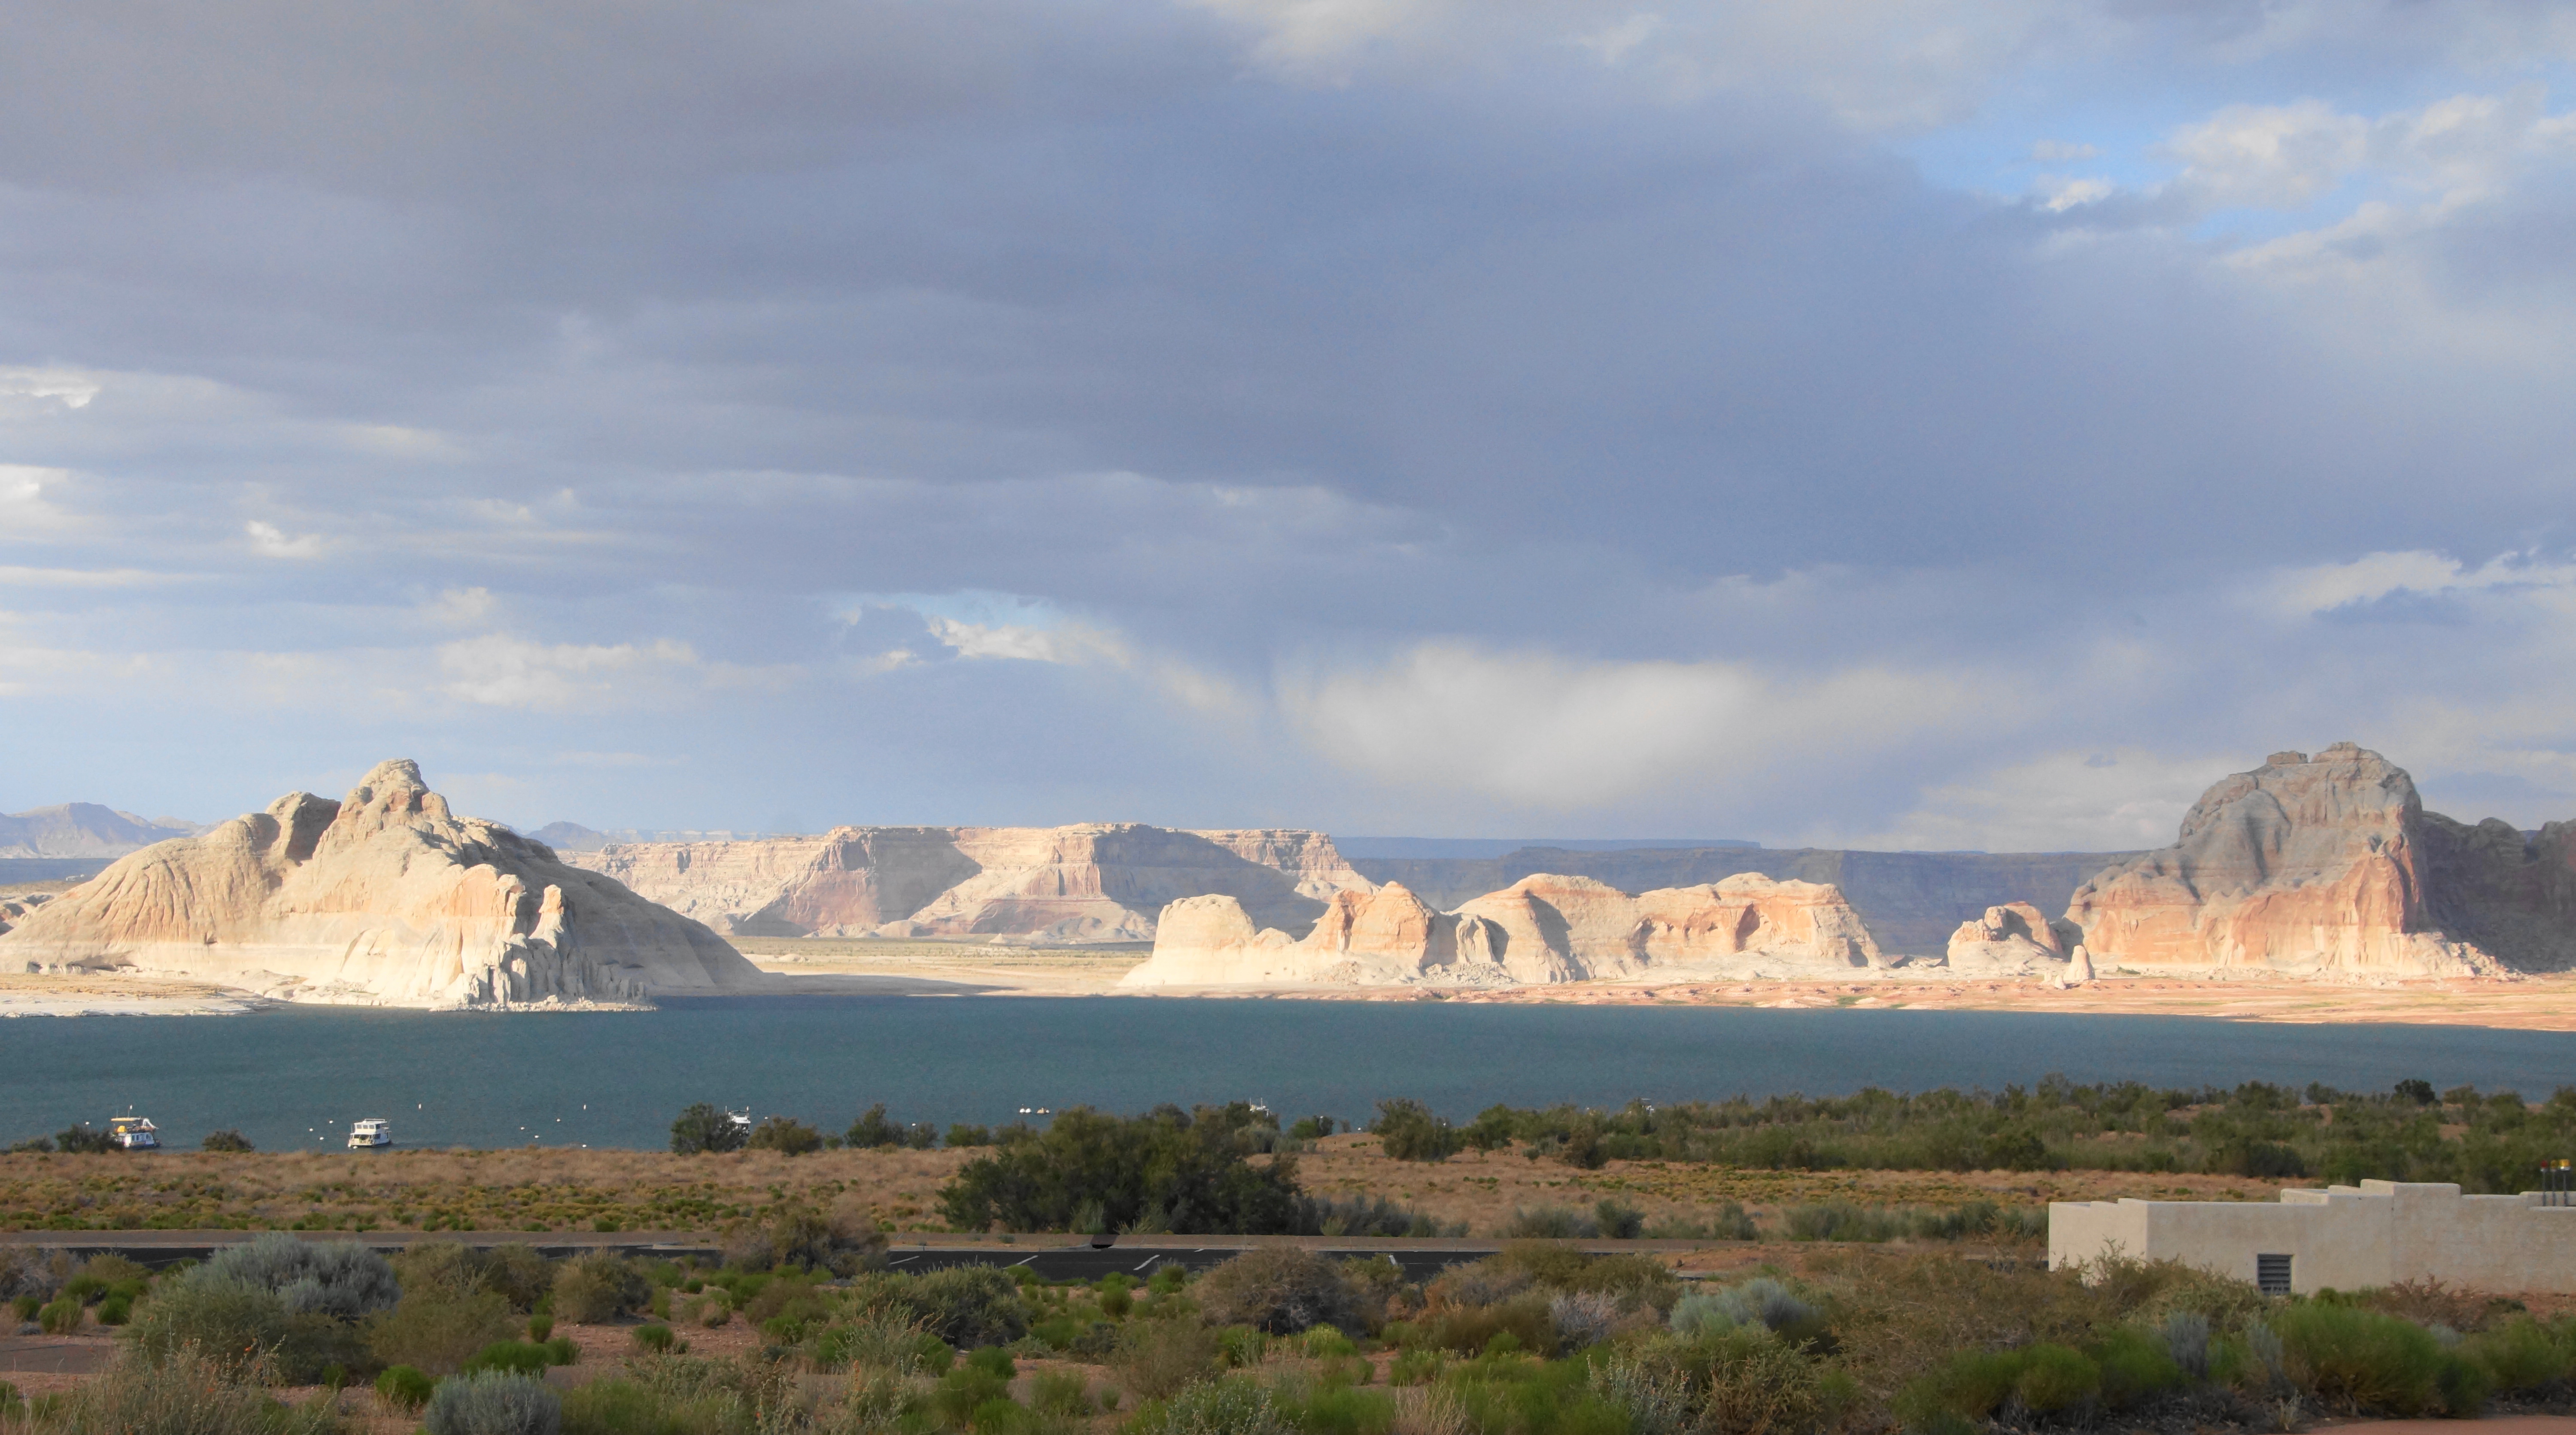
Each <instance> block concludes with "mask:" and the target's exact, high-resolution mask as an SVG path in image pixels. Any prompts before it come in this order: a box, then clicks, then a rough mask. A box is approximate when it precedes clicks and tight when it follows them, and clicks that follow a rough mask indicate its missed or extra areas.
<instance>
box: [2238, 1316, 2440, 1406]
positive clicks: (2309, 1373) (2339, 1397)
mask: <svg viewBox="0 0 2576 1435" xmlns="http://www.w3.org/2000/svg"><path fill="white" fill-rule="evenodd" d="M2269 1323H2270V1325H2271V1328H2272V1331H2273V1333H2274V1334H2276V1335H2278V1336H2279V1337H2280V1338H2281V1348H2282V1353H2283V1355H2284V1356H2285V1358H2286V1363H2287V1368H2288V1373H2289V1376H2290V1379H2291V1380H2292V1381H2294V1382H2296V1383H2297V1384H2298V1385H2299V1386H2301V1387H2302V1388H2303V1389H2305V1390H2306V1391H2307V1393H2308V1394H2310V1395H2312V1396H2314V1397H2316V1398H2317V1399H2318V1400H2320V1401H2323V1402H2325V1403H2327V1404H2330V1405H2334V1406H2339V1407H2341V1408H2344V1409H2348V1410H2365V1409H2366V1410H2372V1411H2384V1412H2387V1413H2389V1414H2394V1415H2414V1414H2419V1413H2421V1412H2423V1411H2426V1410H2431V1409H2438V1408H2439V1407H2440V1405H2441V1380H2442V1368H2443V1364H2444V1362H2443V1359H2442V1354H2443V1352H2442V1347H2441V1344H2440V1342H2438V1341H2436V1340H2435V1339H2434V1338H2433V1334H2432V1332H2430V1331H2428V1330H2426V1329H2424V1327H2422V1326H2420V1325H2417V1324H2415V1323H2414V1322H2412V1321H2408V1320H2401V1319H2399V1318H2398V1317H2396V1316H2393V1315H2381V1314H2380V1313H2378V1312H2376V1311H2369V1310H2362V1309H2360V1308H2359V1307H2356V1306H2348V1305H2329V1304H2326V1303H2324V1302H2322V1301H2307V1302H2302V1303H2300V1304H2296V1305H2290V1306H2286V1307H2284V1308H2283V1309H2281V1310H2279V1311H2277V1312H2275V1313H2274V1314H2273V1316H2272V1319H2271V1321H2270V1322H2269Z"/></svg>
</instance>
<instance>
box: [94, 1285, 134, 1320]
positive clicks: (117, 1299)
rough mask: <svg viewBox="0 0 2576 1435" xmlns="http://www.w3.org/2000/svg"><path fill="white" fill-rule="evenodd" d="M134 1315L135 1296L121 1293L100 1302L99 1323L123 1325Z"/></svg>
mask: <svg viewBox="0 0 2576 1435" xmlns="http://www.w3.org/2000/svg"><path fill="white" fill-rule="evenodd" d="M133 1316H134V1298H133V1297H132V1296H129V1295H125V1294H122V1293H119V1294H117V1295H112V1296H109V1297H108V1298H107V1299H105V1300H103V1301H100V1302H99V1303H98V1323H99V1324H101V1325H123V1324H125V1323H126V1322H127V1321H128V1320H130V1319H132V1318H133Z"/></svg>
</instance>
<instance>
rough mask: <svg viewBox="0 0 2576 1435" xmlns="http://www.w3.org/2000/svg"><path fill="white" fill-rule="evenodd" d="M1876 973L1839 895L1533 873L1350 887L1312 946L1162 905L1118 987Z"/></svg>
mask: <svg viewBox="0 0 2576 1435" xmlns="http://www.w3.org/2000/svg"><path fill="white" fill-rule="evenodd" d="M1882 964H1883V959H1882V958H1881V956H1880V955H1879V951H1878V948H1877V946H1876V944H1875V943H1873V942H1872V941H1871V940H1870V936H1869V933H1868V932H1867V931H1866V930H1865V929H1864V928H1863V927H1862V926H1861V923H1860V919H1859V918H1858V917H1857V916H1856V915H1854V914H1853V912H1852V910H1851V908H1850V906H1849V905H1848V904H1846V903H1845V902H1844V901H1843V900H1842V894H1841V893H1839V892H1837V891H1835V890H1834V889H1833V888H1832V887H1829V886H1821V885H1818V884H1814V883H1807V882H1774V881H1772V880H1771V879H1769V878H1767V877H1759V876H1737V877H1730V878H1728V879H1727V880H1726V881H1724V882H1719V883H1715V884H1707V885H1702V886H1697V887H1685V888H1668V889H1663V890H1659V891H1653V892H1647V893H1644V894H1642V895H1640V896H1633V897H1632V896H1630V895H1628V894H1627V893H1625V892H1621V891H1619V890H1618V889H1616V888H1614V887H1610V886H1608V885H1606V884H1604V883H1601V882H1596V881H1593V880H1591V879H1589V878H1584V877H1567V876H1561V875H1557V874H1552V873H1541V874H1536V875H1533V876H1530V877H1527V878H1524V879H1523V880H1521V881H1519V882H1516V883H1514V884H1513V885H1512V886H1510V887H1508V888H1506V889H1504V890H1503V891H1500V892H1491V893H1487V894H1486V895H1484V896H1482V897H1479V898H1476V899H1475V900H1474V901H1471V902H1468V903H1466V904H1464V905H1462V906H1461V907H1459V909H1458V910H1457V911H1455V912H1442V911H1440V910H1438V909H1437V908H1434V907H1432V906H1431V905H1430V904H1428V903H1426V902H1424V901H1423V900H1422V899H1421V898H1420V897H1417V896H1415V895H1414V894H1413V893H1412V892H1410V891H1408V890H1406V889H1405V888H1404V886H1403V885H1402V884H1400V883H1390V884H1388V885H1386V886H1383V887H1380V888H1378V889H1377V890H1375V891H1373V892H1357V891H1351V892H1342V893H1338V894H1336V895H1335V897H1334V899H1333V902H1332V904H1331V905H1330V906H1329V907H1328V908H1327V909H1326V911H1325V913H1324V915H1323V916H1322V917H1321V918H1320V919H1318V920H1317V921H1316V923H1315V926H1314V929H1313V930H1312V931H1311V932H1309V933H1308V934H1307V935H1306V936H1305V937H1304V938H1302V939H1299V938H1294V937H1291V936H1290V935H1289V934H1288V933H1286V932H1284V931H1280V930H1278V929H1276V928H1271V929H1266V930H1265V929H1262V928H1259V927H1257V926H1256V925H1255V923H1254V922H1253V919H1252V917H1251V915H1250V914H1249V913H1248V912H1246V911H1245V910H1244V908H1243V905H1242V904H1241V903H1240V902H1237V901H1235V900H1234V899H1233V898H1230V897H1224V896H1206V897H1193V898H1189V899H1185V900H1183V901H1180V902H1175V903H1173V904H1172V905H1171V906H1170V907H1167V908H1165V909H1164V911H1163V914H1162V918H1161V922H1160V926H1159V930H1158V932H1157V934H1156V936H1155V939H1154V955H1153V957H1152V958H1151V959H1150V960H1148V961H1146V962H1144V963H1143V964H1141V965H1139V966H1138V967H1137V968H1136V969H1135V970H1133V971H1131V972H1129V973H1128V974H1127V975H1126V977H1125V978H1124V979H1122V981H1121V983H1120V985H1122V986H1126V987H1131V988H1154V987H1270V986H1300V985H1339V986H1415V985H1432V986H1512V985H1524V984H1546V983H1555V982H1570V981H1585V980H1593V979H1602V978H1612V979H1615V978H1623V977H1642V976H1661V975H1665V974H1670V975H1673V976H1676V977H1682V976H1745V977H1751V976H1826V975H1834V974H1848V973H1853V972H1857V971H1866V970H1869V969H1871V968H1875V967H1878V966H1880V965H1882Z"/></svg>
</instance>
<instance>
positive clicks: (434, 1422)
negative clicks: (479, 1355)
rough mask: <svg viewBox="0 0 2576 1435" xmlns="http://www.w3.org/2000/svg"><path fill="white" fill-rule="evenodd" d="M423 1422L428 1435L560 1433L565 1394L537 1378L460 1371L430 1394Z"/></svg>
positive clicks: (500, 1372) (491, 1371) (422, 1412)
mask: <svg viewBox="0 0 2576 1435" xmlns="http://www.w3.org/2000/svg"><path fill="white" fill-rule="evenodd" d="M420 1426H421V1429H422V1430H423V1431H424V1432H426V1435H560V1432H561V1431H562V1429H563V1397H562V1396H560V1395H557V1394H556V1393H555V1391H554V1389H553V1387H551V1386H549V1385H547V1384H546V1383H545V1382H544V1381H543V1380H540V1379H538V1378H536V1377H534V1376H529V1375H517V1374H512V1373H510V1372H507V1371H500V1370H486V1371H480V1372H477V1373H475V1374H473V1375H459V1376H456V1377H454V1378H453V1379H448V1380H442V1381H440V1382H438V1388H437V1389H436V1390H433V1391H431V1392H430V1396H429V1404H428V1405H427V1406H426V1407H424V1408H423V1409H422V1410H421V1413H420Z"/></svg>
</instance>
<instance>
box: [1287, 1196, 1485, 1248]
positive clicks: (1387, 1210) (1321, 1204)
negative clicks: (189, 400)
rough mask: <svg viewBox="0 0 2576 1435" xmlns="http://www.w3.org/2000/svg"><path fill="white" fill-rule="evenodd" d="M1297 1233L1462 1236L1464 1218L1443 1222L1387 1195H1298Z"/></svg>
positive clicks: (1465, 1226)
mask: <svg viewBox="0 0 2576 1435" xmlns="http://www.w3.org/2000/svg"><path fill="white" fill-rule="evenodd" d="M1296 1227H1297V1229H1296V1231H1295V1234H1297V1235H1301V1236H1415V1237H1425V1238H1427V1237H1434V1236H1463V1235H1465V1234H1467V1223H1466V1222H1464V1221H1448V1222H1443V1221H1442V1220H1440V1219H1439V1218H1438V1217H1436V1216H1433V1215H1430V1214H1429V1213H1427V1212H1423V1211H1416V1210H1414V1209H1412V1208H1411V1207H1409V1206H1400V1205H1397V1204H1396V1203H1395V1202H1393V1201H1390V1200H1388V1199H1387V1198H1385V1197H1384V1196H1352V1197H1350V1198H1348V1199H1346V1200H1339V1201H1337V1200H1334V1199H1333V1198H1331V1197H1329V1196H1300V1197H1298V1198H1297V1220H1296Z"/></svg>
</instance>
